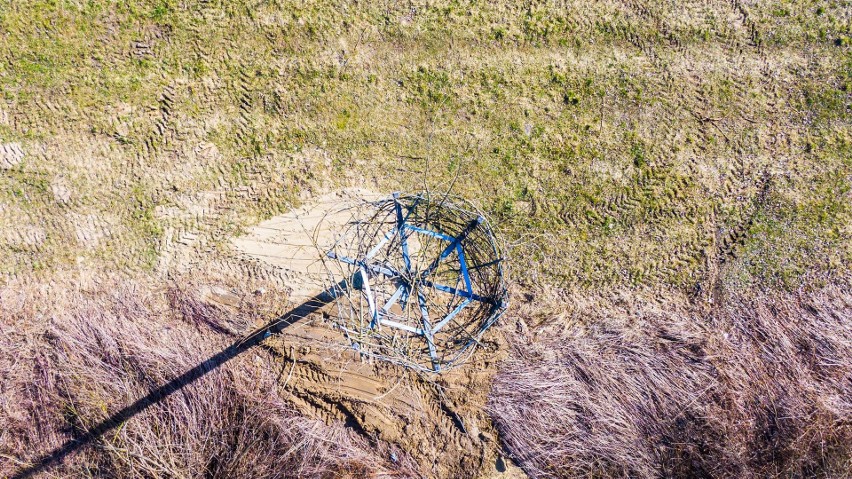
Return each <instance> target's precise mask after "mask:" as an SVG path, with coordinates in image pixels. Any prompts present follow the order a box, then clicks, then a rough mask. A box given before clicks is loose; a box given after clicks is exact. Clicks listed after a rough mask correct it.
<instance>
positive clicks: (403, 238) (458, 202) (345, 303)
mask: <svg viewBox="0 0 852 479" xmlns="http://www.w3.org/2000/svg"><path fill="white" fill-rule="evenodd" d="M350 214H351V220H350V221H349V222H348V223H347V224H346V225H345V226H344V227H343V228H342V231H341V232H340V234H339V237H338V238H336V241H335V245H334V248H333V250H332V251H333V254H334V257H335V258H338V259H340V258H343V259H344V260H343V261H338V262H330V263H327V266H328V267H329V273H330V276H331V277H332V278H334V281H333V283H334V285H333V286H332V288H335V289H336V290H337V291H338V294H337V297H338V301H337V306H338V307H337V311H338V315H337V316H338V318H337V319H338V323H339V326H340V327H341V329H343V330H344V331H345V332H346V334H347V336H348V337H349V339H350V340H351V341H352V342H353V343H355V344H357V345H358V347H359V349H360V350H361V351H362V352H364V353H367V354H370V355H373V356H377V357H380V358H382V359H386V360H390V361H391V362H395V363H399V364H403V365H405V366H408V367H413V368H415V369H424V370H432V369H433V366H434V365H435V364H438V365H440V369H442V370H446V369H448V368H450V367H452V366H454V365H458V364H461V363H462V362H463V361H464V359H466V357H467V355H469V354H470V353H471V352H472V350H473V349H474V348H475V346H476V345H477V344H478V342H479V339H480V338H481V336H482V334H483V333H484V332H485V331H486V330H487V329H488V328H490V327H491V326H492V325H493V324H494V322H495V321H496V320H497V318H498V317H499V316H500V314H502V312H503V311H504V310H505V308H506V306H507V303H508V299H507V289H506V282H505V279H504V270H503V260H504V258H503V252H502V250H501V248H500V246H499V244H498V241H497V240H496V239H495V237H494V233H493V231H492V229H491V226H490V224H489V223H488V221H487V220H485V218H484V216H483V214H482V213H481V212H480V211H478V210H477V209H476V207H474V206H473V205H472V204H470V203H468V202H466V201H464V200H462V199H459V198H448V197H446V196H445V197H431V196H429V195H428V194H418V195H407V196H396V197H394V198H387V199H383V200H379V201H372V202H362V203H360V204H358V205H356V206H354V207H352V208H351V211H350ZM400 224H403V225H404V226H402V227H400ZM456 239H459V240H460V243H459V251H457V250H456V248H454V247H453V241H454V240H456ZM448 248H449V249H448ZM450 249H451V250H450ZM362 271H363V273H362ZM362 274H364V275H366V276H367V280H366V281H365V280H364V279H362V278H363V277H362V276H361V275H362ZM341 279H342V280H343V281H344V282H345V283H346V284H345V285H343V287H340V285H341V283H340V282H339V281H340V280H341ZM468 281H469V284H468ZM365 283H369V284H366V285H365ZM452 289H454V290H457V291H461V294H458V293H453V292H451V291H450V290H452ZM468 290H469V291H468ZM400 292H401V293H402V294H401V296H396V295H398V294H399V293H400ZM465 293H473V294H474V295H476V296H475V297H476V298H478V299H466V298H465V297H464V296H463V295H464V294H465ZM391 304H393V307H389V308H382V306H383V305H391ZM376 309H381V312H380V313H379V315H380V316H382V317H383V318H385V319H387V320H389V321H392V322H393V323H392V324H401V325H403V326H402V327H401V328H393V327H385V328H381V324H382V323H383V321H381V319H382V318H379V319H380V320H379V321H376V320H375V319H374V316H373V315H374V314H375V312H374V310H376ZM424 311H425V314H426V317H427V318H428V321H424ZM376 323H379V327H375V326H376ZM403 328H406V329H403ZM432 328H434V330H435V331H434V334H432V332H431V331H430V329H432ZM415 331H421V333H416V332H415ZM422 331H426V334H423V333H422ZM432 336H434V337H432ZM427 338H428V339H427ZM430 341H431V342H432V343H433V345H430V344H429V342H430ZM430 349H431V351H430Z"/></svg>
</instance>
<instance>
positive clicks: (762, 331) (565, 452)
mask: <svg viewBox="0 0 852 479" xmlns="http://www.w3.org/2000/svg"><path fill="white" fill-rule="evenodd" d="M646 309H647V308H646ZM580 315H581V316H583V321H581V322H579V323H576V324H575V325H574V326H569V327H565V328H561V329H560V330H558V331H557V330H556V328H550V330H548V331H546V332H542V333H541V334H539V335H538V336H537V337H532V336H529V335H526V336H525V335H523V334H521V335H518V336H517V338H518V339H516V340H515V344H514V351H513V357H512V359H511V360H510V362H509V364H507V365H505V367H504V368H503V370H502V372H501V373H500V374H499V375H498V377H497V378H496V380H495V383H494V388H493V391H492V399H491V401H490V403H489V408H490V411H491V413H492V415H493V417H494V419H495V421H496V422H497V424H498V427H499V429H500V431H501V432H502V434H503V435H504V441H505V443H506V445H507V446H508V447H509V449H510V450H511V452H512V453H513V454H514V456H515V457H516V458H517V459H518V460H519V461H520V462H521V463H522V464H523V467H524V468H525V469H526V470H527V471H528V472H529V473H530V475H531V476H533V477H537V478H543V477H578V476H584V477H588V476H591V477H660V476H662V477H849V475H850V474H852V455H850V450H852V421H850V418H852V361H850V359H849V358H850V357H852V295H850V294H849V293H848V289H847V290H846V291H843V290H841V289H840V288H828V289H826V290H823V291H820V292H818V293H814V294H804V293H799V294H792V295H766V294H762V295H758V297H755V298H745V297H743V296H733V297H729V298H727V299H726V300H725V301H724V302H723V305H722V306H719V307H717V308H716V310H715V311H714V312H713V313H712V314H710V315H706V316H705V315H701V314H699V313H696V312H694V311H690V310H688V309H680V310H672V309H669V310H668V311H664V312H659V311H657V312H652V311H648V310H640V311H633V312H632V313H627V314H601V315H599V316H602V317H595V316H596V315H595V313H593V312H589V311H586V312H584V313H580ZM590 319H591V320H594V321H589V320H590Z"/></svg>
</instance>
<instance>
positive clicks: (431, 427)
mask: <svg viewBox="0 0 852 479" xmlns="http://www.w3.org/2000/svg"><path fill="white" fill-rule="evenodd" d="M380 196H381V195H378V194H376V193H375V192H371V191H367V190H357V189H349V190H343V191H338V192H333V193H329V194H326V195H323V196H321V197H319V198H317V199H315V200H314V201H311V202H310V203H309V204H307V205H306V206H304V207H302V208H299V209H295V210H293V211H291V212H288V213H286V214H284V215H281V216H277V217H274V218H271V219H269V220H267V221H264V222H262V223H260V224H258V225H257V226H255V227H254V228H251V229H250V230H249V231H248V232H247V234H246V235H244V236H241V237H239V238H235V239H233V240H232V241H231V244H232V245H233V248H234V250H235V252H236V255H237V256H238V257H239V258H240V260H241V261H247V262H251V263H252V264H255V265H257V264H262V265H268V266H270V267H273V268H275V269H276V270H278V271H280V273H281V274H280V277H281V278H282V281H281V284H282V285H283V286H285V287H287V288H289V289H290V291H291V292H290V300H291V302H292V303H293V304H294V305H296V304H298V303H299V302H301V301H304V300H305V299H306V298H309V297H311V296H313V295H315V294H316V293H318V292H320V291H321V290H322V289H323V288H324V286H325V285H327V284H328V283H327V278H326V277H325V275H324V273H325V271H326V270H325V268H324V267H323V264H322V261H321V258H322V253H321V252H322V251H325V250H327V249H328V248H330V246H331V245H332V244H333V241H334V233H335V228H336V227H337V226H339V225H341V224H343V222H345V221H347V220H348V219H349V217H350V216H349V212H348V211H347V207H348V206H350V205H352V204H353V203H355V202H358V201H364V200H368V199H376V198H379V197H380ZM211 298H212V299H211V300H215V298H216V296H215V295H211ZM328 308H331V307H328ZM327 317H328V312H327V311H321V312H318V313H315V314H312V315H310V316H309V317H308V318H305V319H303V320H301V321H299V322H298V323H296V324H295V325H294V326H291V327H289V328H287V329H285V330H284V332H282V333H281V334H280V335H278V336H275V337H272V338H270V339H268V340H267V341H266V345H267V348H268V349H269V350H270V351H272V352H274V353H276V354H277V355H278V356H279V357H280V359H281V373H280V378H281V379H280V380H281V383H282V386H283V387H284V388H286V389H287V390H288V391H289V392H291V393H292V396H291V398H292V399H291V400H292V403H293V405H295V406H296V407H297V408H298V409H299V410H300V411H301V412H302V413H303V414H305V415H306V416H308V417H312V418H317V419H321V420H323V421H325V422H326V423H332V422H334V421H342V422H344V423H345V424H346V425H348V426H350V427H352V428H353V429H355V430H356V431H358V432H360V433H362V434H364V435H365V436H367V437H368V438H370V439H371V440H381V441H387V442H389V443H392V444H396V445H398V446H399V447H400V448H401V449H403V450H404V451H406V452H407V453H408V454H410V455H411V456H412V457H413V458H414V459H415V460H416V461H417V462H418V464H419V466H420V471H421V473H422V474H424V475H425V476H428V477H476V478H491V477H495V478H496V477H499V478H519V477H526V476H525V475H524V473H523V471H522V470H521V469H520V468H518V467H516V466H515V465H514V464H513V463H512V462H511V461H510V460H508V459H507V458H505V457H504V452H503V451H502V449H501V446H500V442H499V438H498V435H497V432H496V430H495V428H494V425H493V424H492V423H491V420H490V418H489V416H488V415H487V414H486V413H485V411H484V410H483V407H484V405H485V403H486V400H487V395H488V393H489V391H490V385H491V380H492V377H493V376H494V374H495V372H496V370H497V364H498V362H499V361H500V360H501V359H502V358H504V357H505V353H504V352H503V350H504V349H505V348H501V346H502V345H503V343H504V341H503V339H502V338H501V337H499V334H498V333H494V334H492V335H490V336H488V335H487V336H486V338H485V341H484V343H485V344H486V345H487V348H485V349H484V350H480V351H479V352H477V353H476V354H474V355H473V357H472V358H471V360H470V361H469V362H468V363H467V364H464V365H463V366H461V367H459V368H456V369H454V370H452V371H450V372H447V373H443V374H440V375H437V374H428V373H417V372H414V371H411V370H407V369H405V368H402V367H399V366H395V365H392V364H389V363H386V362H383V361H379V360H375V359H369V360H368V359H364V358H362V357H361V356H360V355H359V353H358V352H357V351H355V350H354V349H352V348H350V347H348V343H347V342H346V340H345V338H344V337H343V336H342V334H341V333H339V332H338V331H335V330H333V329H332V328H331V327H330V325H328V324H327V321H326V319H327Z"/></svg>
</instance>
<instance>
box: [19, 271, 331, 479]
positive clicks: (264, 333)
mask: <svg viewBox="0 0 852 479" xmlns="http://www.w3.org/2000/svg"><path fill="white" fill-rule="evenodd" d="M345 285H346V283H345V282H344V281H341V282H340V283H338V284H337V285H335V286H334V287H332V288H329V289H327V290H326V291H323V292H322V293H319V294H316V295H315V296H313V297H311V298H309V299H307V300H306V301H305V302H304V303H302V304H300V305H299V306H297V307H295V308H293V309H291V310H290V311H287V312H286V313H284V314H282V315H281V316H279V317H278V318H276V319H274V320H273V321H270V322H269V323H268V324H267V325H265V326H263V327H261V328H259V329H257V330H255V331H254V332H253V333H251V334H249V335H248V336H246V337H244V338H242V339H240V340H238V341H236V342H234V343H233V344H231V345H230V346H228V347H227V348H225V349H223V350H222V351H220V352H218V353H216V354H214V355H213V356H211V357H210V358H208V359H207V360H205V361H204V362H202V363H200V364H198V365H197V366H195V367H193V368H192V369H190V370H188V371H186V372H185V373H183V374H181V375H180V376H178V377H176V378H174V379H172V380H171V381H169V382H168V383H166V384H163V385H162V386H160V387H158V388H157V389H154V390H153V391H151V392H149V393H148V394H147V395H145V396H144V397H141V398H139V399H137V400H136V401H135V402H134V403H133V404H130V405H129V406H126V407H125V408H123V409H121V410H120V411H117V412H116V413H115V414H113V415H112V416H110V417H108V418H107V419H105V420H103V421H102V422H101V423H99V424H97V425H96V426H94V427H93V428H91V429H89V430H88V431H86V432H85V433H84V434H82V435H81V436H79V437H76V438H74V439H72V440H69V441H68V442H66V443H65V444H63V445H62V446H60V447H58V448H56V449H54V450H53V451H51V452H49V453H47V454H45V455H44V456H42V457H40V458H38V459H37V460H36V461H34V462H33V463H32V465H30V466H27V467H25V468H23V469H21V470H20V471H18V473H17V474H15V475H13V476H11V477H10V479H25V478H29V477H33V476H34V475H36V474H38V473H40V472H43V471H45V470H47V468H49V467H51V466H54V465H57V464H59V463H61V462H62V460H63V459H64V458H65V457H66V456H68V455H69V454H71V453H73V452H75V451H77V450H79V449H82V448H83V447H86V446H87V445H89V444H90V443H92V442H94V441H96V440H97V439H98V438H100V437H101V436H103V435H104V434H105V433H107V432H109V431H110V430H112V429H115V428H116V427H118V426H120V425H121V424H123V423H124V422H126V421H127V420H129V419H130V418H132V417H133V416H135V415H136V414H139V413H140V412H142V411H144V410H145V409H147V408H149V407H151V406H153V405H154V404H157V403H159V402H160V401H162V400H163V399H165V398H167V397H169V396H170V395H172V394H174V393H175V392H177V391H180V390H181V389H183V388H184V387H186V386H188V385H190V384H192V383H193V382H195V381H197V380H198V379H200V378H202V377H203V376H204V375H206V374H207V373H209V372H211V371H213V370H215V369H216V368H218V367H219V366H221V365H223V364H225V363H226V362H228V361H230V360H231V359H233V358H235V357H237V356H239V355H240V354H242V353H244V352H246V351H248V350H249V349H251V348H253V347H254V346H257V345H259V344H260V343H261V342H263V340H264V339H266V338H268V337H269V336H271V335H273V334H276V333H280V332H281V331H283V330H284V329H286V328H287V327H289V326H291V325H292V324H294V323H296V322H297V321H299V320H300V319H302V318H306V317H307V316H308V315H310V314H311V313H315V312H317V311H319V310H320V309H322V308H323V307H324V306H325V305H327V304H329V303H330V302H332V301H333V300H334V292H335V291H339V289H338V288H342V287H345Z"/></svg>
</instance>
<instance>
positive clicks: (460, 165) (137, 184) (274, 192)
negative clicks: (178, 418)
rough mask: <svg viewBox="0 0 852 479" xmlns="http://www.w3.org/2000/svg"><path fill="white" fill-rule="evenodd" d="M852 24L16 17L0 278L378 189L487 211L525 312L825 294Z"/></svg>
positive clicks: (793, 14)
mask: <svg viewBox="0 0 852 479" xmlns="http://www.w3.org/2000/svg"><path fill="white" fill-rule="evenodd" d="M849 8H850V7H849V5H848V4H845V2H766V3H761V4H755V5H751V4H744V3H742V2H739V1H736V0H735V1H733V2H732V3H730V4H729V3H726V2H721V1H719V2H707V3H698V2H690V3H686V4H680V3H676V2H669V3H666V4H665V5H655V4H654V3H653V2H646V3H641V2H629V1H628V2H624V3H621V2H601V3H595V4H586V2H574V3H571V2H568V3H564V4H563V3H560V5H559V6H558V7H555V6H552V5H550V4H547V3H545V2H540V3H536V2H527V3H524V4H520V3H519V4H518V5H517V6H515V7H513V6H507V5H501V4H498V3H488V4H478V3H464V2H429V3H423V4H415V3H402V2H399V3H394V2H387V3H384V4H378V3H377V4H372V5H360V6H356V5H355V4H348V3H341V4H338V3H337V2H328V3H322V2H307V3H299V2H295V3H287V2H279V1H258V2H217V1H207V2H197V4H196V2H178V1H156V2H155V1H150V2H109V1H86V2H84V1H77V2H74V1H55V2H10V1H6V2H2V3H1V4H0V31H2V33H3V35H2V37H1V38H2V40H0V42H1V43H0V58H2V63H0V65H2V70H0V72H2V73H0V89H2V94H3V103H2V104H0V108H2V115H1V116H0V120H2V124H0V137H2V141H3V142H5V143H18V144H19V145H20V146H21V149H22V150H23V152H24V157H23V159H22V160H21V161H20V162H19V163H18V164H16V165H14V166H13V167H11V168H8V169H7V170H6V171H4V174H3V175H2V178H0V182H2V183H0V198H2V200H0V201H2V204H3V208H2V218H3V224H4V226H3V230H4V232H5V233H6V234H5V238H3V242H4V247H3V248H2V251H0V265H2V269H3V272H4V273H5V274H7V275H9V274H12V275H28V274H31V273H34V272H36V273H37V274H49V272H50V271H53V270H56V269H62V268H68V267H69V266H71V267H73V265H74V264H75V263H85V264H94V265H97V266H98V267H104V268H123V269H128V270H131V271H133V270H140V269H146V268H151V267H153V266H154V265H155V264H156V261H157V256H158V251H159V250H160V249H161V248H162V247H163V236H164V232H165V231H167V230H169V229H174V230H176V231H192V232H193V233H195V234H200V235H203V236H204V237H206V238H209V240H210V241H211V244H216V243H217V242H221V240H222V239H223V238H225V237H226V236H228V235H230V234H232V233H234V232H236V231H238V230H240V228H242V227H244V226H247V225H250V224H252V223H255V222H256V221H258V219H261V218H264V217H267V216H269V215H272V214H274V213H276V212H280V211H283V210H286V209H288V208H289V207H291V206H292V205H294V204H298V203H299V202H300V199H303V198H305V197H306V195H309V194H311V192H314V191H317V190H319V189H322V188H329V187H332V186H339V185H367V186H369V187H373V188H376V189H379V190H381V191H393V190H422V189H429V190H431V191H433V192H436V193H444V192H446V191H451V192H452V193H455V194H457V195H462V196H465V197H469V198H472V199H473V200H475V201H476V202H477V203H479V204H480V205H481V206H482V207H483V208H485V209H486V210H487V211H488V212H489V213H491V214H492V215H493V216H494V217H495V218H496V219H497V221H498V223H499V229H500V230H501V231H502V232H503V233H504V235H505V237H506V239H507V242H509V243H510V245H511V246H512V248H511V252H512V256H513V259H514V265H515V267H514V271H515V278H516V279H517V280H518V281H522V282H524V283H525V284H553V285H559V286H563V287H568V288H571V289H581V290H582V289H587V288H592V289H598V288H601V287H604V288H609V287H618V286H633V285H647V286H658V285H667V286H668V285H670V286H674V287H677V288H684V289H686V290H696V291H707V290H709V289H710V288H709V287H708V286H710V285H712V283H713V282H714V281H715V280H716V278H715V276H716V275H715V271H717V269H718V268H717V265H718V264H720V263H730V260H731V259H733V258H736V261H735V263H736V266H735V267H733V268H730V270H731V271H732V275H731V278H733V279H735V280H736V281H738V282H744V283H748V284H758V285H766V286H776V285H780V286H784V287H796V286H799V285H802V284H809V283H811V282H813V281H815V280H818V278H819V277H822V275H823V274H825V273H829V274H830V273H833V272H836V271H839V270H844V269H846V268H848V265H849V262H850V259H852V241H850V234H852V230H850V224H852V223H850V221H852V216H850V211H852V201H850V199H852V197H850V181H852V180H850V172H851V171H852V137H850V118H852V116H850V104H852V53H850V52H852V45H850V36H849V35H850V23H849V22H850V20H849ZM211 196H212V197H214V199H211ZM90 236H91V237H92V238H94V239H91V238H88V237H90Z"/></svg>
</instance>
